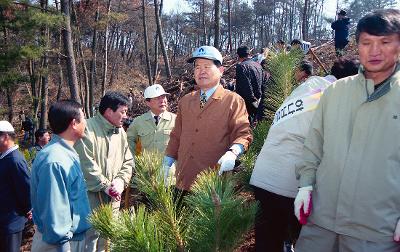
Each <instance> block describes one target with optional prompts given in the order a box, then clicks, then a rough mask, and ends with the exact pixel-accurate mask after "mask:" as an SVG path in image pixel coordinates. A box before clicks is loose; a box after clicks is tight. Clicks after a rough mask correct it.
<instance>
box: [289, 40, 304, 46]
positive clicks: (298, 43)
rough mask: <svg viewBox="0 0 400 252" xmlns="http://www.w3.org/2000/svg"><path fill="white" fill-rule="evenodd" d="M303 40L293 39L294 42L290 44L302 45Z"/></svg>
mask: <svg viewBox="0 0 400 252" xmlns="http://www.w3.org/2000/svg"><path fill="white" fill-rule="evenodd" d="M301 44H302V43H301V40H300V39H293V40H292V42H290V45H291V46H293V45H301Z"/></svg>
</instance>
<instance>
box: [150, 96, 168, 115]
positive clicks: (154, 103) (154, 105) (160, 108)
mask: <svg viewBox="0 0 400 252" xmlns="http://www.w3.org/2000/svg"><path fill="white" fill-rule="evenodd" d="M146 104H147V106H148V107H149V108H150V110H151V112H153V113H154V114H155V115H159V114H161V113H163V112H164V111H165V110H167V106H168V101H167V96H166V95H160V96H158V97H154V98H150V101H146Z"/></svg>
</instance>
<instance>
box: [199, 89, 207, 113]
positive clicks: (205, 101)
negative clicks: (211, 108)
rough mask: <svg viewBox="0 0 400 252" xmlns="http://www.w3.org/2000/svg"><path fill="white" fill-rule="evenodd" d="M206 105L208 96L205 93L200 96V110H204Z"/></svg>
mask: <svg viewBox="0 0 400 252" xmlns="http://www.w3.org/2000/svg"><path fill="white" fill-rule="evenodd" d="M206 103H207V95H206V93H205V92H203V93H202V94H201V95H200V108H201V109H202V108H204V105H206Z"/></svg>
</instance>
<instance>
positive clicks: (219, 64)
mask: <svg viewBox="0 0 400 252" xmlns="http://www.w3.org/2000/svg"><path fill="white" fill-rule="evenodd" d="M198 59H206V60H211V61H212V62H213V63H214V65H216V66H217V67H221V66H222V64H221V62H219V60H212V59H207V58H200V57H199V58H198ZM195 65H196V60H194V61H193V66H195Z"/></svg>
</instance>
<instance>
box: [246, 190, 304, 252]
mask: <svg viewBox="0 0 400 252" xmlns="http://www.w3.org/2000/svg"><path fill="white" fill-rule="evenodd" d="M254 189H255V190H254V192H255V197H256V200H258V201H259V204H260V205H259V212H258V214H257V217H256V223H255V233H256V251H259V252H282V251H283V243H284V241H287V240H289V241H291V242H292V243H295V241H296V240H297V238H298V237H299V234H300V229H301V225H300V223H299V222H298V221H297V218H296V216H295V215H294V208H293V204H294V199H293V198H288V197H284V196H281V195H278V194H275V193H271V192H268V191H266V190H263V189H261V188H258V187H254Z"/></svg>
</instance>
